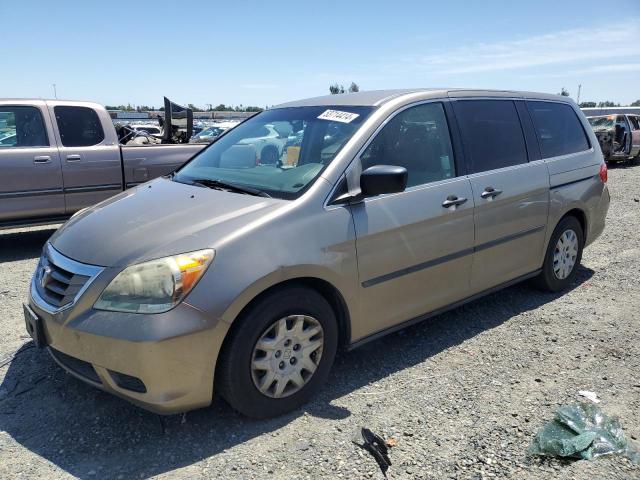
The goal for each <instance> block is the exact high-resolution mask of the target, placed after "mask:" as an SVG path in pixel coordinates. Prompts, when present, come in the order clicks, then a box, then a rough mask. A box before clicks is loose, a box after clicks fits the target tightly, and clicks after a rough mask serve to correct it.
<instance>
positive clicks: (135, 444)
mask: <svg viewBox="0 0 640 480" xmlns="http://www.w3.org/2000/svg"><path fill="white" fill-rule="evenodd" d="M609 188H610V190H611V197H612V203H611V209H610V211H609V216H608V226H607V229H606V230H605V233H604V234H603V235H602V236H601V237H600V239H598V240H597V241H596V242H595V243H594V244H593V245H592V246H591V247H590V248H589V249H587V250H586V252H585V255H584V258H583V266H582V267H581V269H580V271H579V275H578V278H577V280H576V282H575V284H574V285H573V287H572V289H571V290H570V291H568V292H565V293H564V294H562V295H551V294H543V293H540V292H537V291H535V290H533V289H531V288H530V287H528V286H527V285H518V286H515V287H512V288H509V289H507V290H505V291H502V292H500V293H496V294H494V295H491V296H489V297H486V298H484V299H482V300H479V301H476V302H474V303H472V304H469V305H466V306H464V307H461V308H458V309H456V310H454V311H452V312H450V313H448V314H445V315H442V316H440V317H437V318H435V319H432V320H430V321H427V322H426V323H423V324H421V325H418V326H415V327H412V328H409V329H407V330H405V331H403V332H400V333H398V334H394V335H391V336H389V337H387V338H384V339H381V340H378V341H376V342H373V343H371V344H369V345H366V346H364V347H362V348H360V349H359V350H355V351H353V352H349V353H343V354H340V355H339V357H338V359H337V361H336V365H335V367H334V369H333V373H332V375H331V377H330V379H329V382H328V384H327V385H326V387H325V388H324V390H323V391H322V394H321V395H320V396H319V397H318V398H317V399H316V400H315V401H314V402H313V403H311V404H309V405H308V406H307V407H306V408H305V409H304V410H300V411H297V412H294V413H292V414H290V415H287V416H285V417H281V418H277V419H274V420H268V421H253V420H249V419H246V418H243V417H241V416H239V415H237V414H236V413H234V412H233V411H232V410H231V409H230V408H229V407H228V406H227V405H226V404H225V403H224V402H223V401H222V400H219V399H216V401H215V402H214V405H213V406H212V407H211V408H208V409H203V410H200V411H196V412H191V413H188V414H187V415H185V416H180V415H178V416H172V417H165V418H164V419H161V418H160V417H158V416H156V415H153V414H150V413H147V412H144V411H142V410H140V409H138V408H136V407H133V406H131V405H129V404H128V403H126V402H124V401H122V400H119V399H117V398H115V397H113V396H111V395H108V394H105V393H102V392H100V391H98V390H96V389H94V388H92V387H90V386H87V385H85V384H83V383H81V382H80V381H78V380H75V379H74V378H72V377H70V376H69V375H67V374H66V373H64V372H63V371H62V370H61V369H60V368H58V367H57V366H56V365H55V364H54V363H53V361H52V359H51V358H50V357H49V356H48V354H47V353H46V352H44V351H39V350H37V349H35V348H33V344H32V342H31V341H30V340H29V338H28V337H27V336H26V334H25V329H24V322H23V318H22V307H21V302H22V301H23V300H24V299H25V298H26V295H27V286H28V282H29V279H30V276H31V273H32V271H33V269H34V267H35V265H36V262H37V257H38V256H39V253H40V249H41V247H42V245H43V244H44V242H45V241H46V240H47V238H48V237H49V236H50V235H51V234H52V232H53V230H52V229H51V228H41V229H31V230H27V231H21V232H18V231H13V232H4V233H2V232H0V312H1V313H2V315H1V317H0V363H3V361H6V360H7V359H8V358H9V357H10V356H11V355H12V354H14V352H17V354H16V356H15V358H13V360H12V361H11V362H9V363H7V364H6V365H4V366H2V367H0V380H1V381H2V384H1V386H0V478H32V477H41V478H67V477H80V478H121V479H129V478H147V477H153V476H158V477H165V478H166V477H171V478H189V479H191V478H244V479H250V478H278V479H288V478H314V479H315V478H345V479H353V478H382V475H381V473H380V471H379V469H378V467H377V466H376V464H375V463H374V461H373V459H372V457H370V456H369V455H368V454H367V453H366V452H364V451H362V450H360V449H359V448H358V447H356V446H355V445H353V444H352V443H351V438H352V435H353V432H354V431H355V430H356V428H357V427H358V426H367V427H369V428H371V429H372V430H373V431H375V432H377V433H379V434H380V435H381V436H383V437H384V438H386V439H390V438H393V439H395V440H396V441H397V445H396V446H395V447H394V448H392V450H391V453H390V456H391V460H392V462H393V466H392V467H391V469H390V470H389V478H392V479H396V478H434V479H442V478H478V479H479V478H519V479H522V478H524V479H530V478H544V479H547V478H562V479H574V478H598V479H599V478H620V479H623V478H624V479H627V478H640V467H639V466H633V465H631V463H630V462H629V461H628V460H627V459H625V458H621V457H607V458H600V459H597V460H596V461H594V462H587V461H558V460H553V459H539V458H535V457H534V458H532V457H528V456H527V454H526V450H527V448H528V446H529V444H530V442H531V440H532V438H533V437H534V435H535V433H536V431H537V430H538V428H539V427H540V426H542V425H543V423H544V422H545V421H546V420H549V419H551V418H552V417H553V412H554V411H555V409H556V408H557V407H559V406H560V405H563V404H567V403H570V402H574V401H576V400H577V398H578V397H577V396H576V393H577V391H578V390H592V391H595V392H597V393H598V395H599V396H600V398H601V399H602V403H601V404H600V405H602V407H603V408H604V410H605V411H606V412H607V413H609V414H612V415H617V416H619V417H620V420H621V422H622V425H623V426H624V428H625V431H626V432H627V436H628V437H633V438H638V437H640V334H639V332H638V330H639V325H640V313H639V309H640V279H639V276H640V233H639V232H640V203H639V202H638V199H640V167H618V168H614V169H611V170H610V172H609ZM636 443H637V442H636Z"/></svg>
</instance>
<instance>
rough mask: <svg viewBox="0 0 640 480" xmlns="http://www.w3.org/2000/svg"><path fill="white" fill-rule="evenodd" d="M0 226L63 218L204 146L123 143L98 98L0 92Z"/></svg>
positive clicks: (164, 169)
mask: <svg viewBox="0 0 640 480" xmlns="http://www.w3.org/2000/svg"><path fill="white" fill-rule="evenodd" d="M0 124H2V125H3V126H4V127H3V131H4V133H2V137H3V141H2V143H1V144H0V168H1V171H0V172H1V174H0V228H10V227H16V226H23V225H38V224H47V223H57V222H61V221H63V220H65V219H67V218H69V217H70V216H71V215H73V214H74V213H75V212H77V211H79V210H81V209H83V208H85V207H88V206H91V205H94V204H95V203H98V202H100V201H102V200H105V199H107V198H109V197H111V196H112V195H114V194H116V193H118V192H121V191H123V190H124V189H126V188H129V187H132V186H134V185H137V184H139V183H142V182H146V181H148V180H151V179H153V178H155V177H158V176H161V175H165V174H167V173H170V172H171V171H173V170H174V169H176V168H177V167H179V166H180V165H182V164H183V163H184V162H185V161H187V160H188V159H189V158H191V157H192V156H193V155H194V154H195V153H197V152H199V151H200V150H201V149H202V148H203V147H204V145H188V144H184V145H182V144H175V145H172V144H161V145H140V146H122V145H120V144H119V142H118V137H117V135H116V131H115V128H114V126H113V123H112V120H111V117H110V116H109V114H108V112H107V111H106V109H105V108H104V107H103V106H102V105H99V104H97V103H92V102H78V101H68V100H24V99H20V100H16V99H0Z"/></svg>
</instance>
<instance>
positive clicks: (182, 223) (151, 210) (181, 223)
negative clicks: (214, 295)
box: [51, 178, 289, 267]
mask: <svg viewBox="0 0 640 480" xmlns="http://www.w3.org/2000/svg"><path fill="white" fill-rule="evenodd" d="M288 203H289V202H287V201H284V200H278V199H272V198H264V197H254V196H251V195H244V194H239V193H231V192H225V191H220V190H213V189H209V188H203V187H197V186H193V185H185V184H183V183H178V182H173V181H171V180H168V179H164V178H158V179H156V180H153V181H152V182H149V183H146V184H144V185H140V186H138V187H135V188H133V189H131V190H127V191H125V192H122V193H120V194H118V195H116V196H115V197H112V198H110V199H108V200H106V201H104V202H102V203H99V204H98V205H96V206H94V207H91V208H89V209H87V210H84V211H82V213H80V214H78V215H76V216H75V217H73V218H72V219H71V220H69V221H68V222H67V223H66V224H65V225H64V226H62V227H61V228H60V229H59V230H58V231H57V232H56V233H55V234H54V235H53V237H51V244H52V245H53V247H54V248H55V249H56V250H58V251H59V252H60V253H62V254H63V255H66V256H67V257H69V258H72V259H74V260H76V261H78V262H82V263H88V264H91V265H100V266H104V267H124V266H127V265H131V264H134V263H140V262H143V261H147V260H152V259H155V258H161V257H165V256H168V255H176V254H179V253H185V252H190V251H194V250H200V249H203V248H211V247H213V248H215V245H216V242H217V241H218V240H220V239H223V238H225V237H226V236H228V235H230V234H232V233H233V232H235V231H237V229H239V228H241V227H244V226H246V225H247V224H249V223H251V222H252V221H254V220H259V219H261V218H263V217H264V215H265V214H266V213H268V212H271V211H273V210H276V209H277V208H280V207H283V206H284V205H286V204H288Z"/></svg>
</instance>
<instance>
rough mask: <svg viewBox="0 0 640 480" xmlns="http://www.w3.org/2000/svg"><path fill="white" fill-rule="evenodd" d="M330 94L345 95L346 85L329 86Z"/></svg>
mask: <svg viewBox="0 0 640 480" xmlns="http://www.w3.org/2000/svg"><path fill="white" fill-rule="evenodd" d="M329 93H330V94H331V95H337V94H339V93H344V85H338V84H337V83H336V84H334V85H330V86H329Z"/></svg>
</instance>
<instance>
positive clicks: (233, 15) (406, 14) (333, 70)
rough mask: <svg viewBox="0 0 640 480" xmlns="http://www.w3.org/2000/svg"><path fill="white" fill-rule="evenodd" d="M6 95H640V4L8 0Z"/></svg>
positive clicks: (143, 100) (630, 0) (231, 98)
mask: <svg viewBox="0 0 640 480" xmlns="http://www.w3.org/2000/svg"><path fill="white" fill-rule="evenodd" d="M0 44H1V45H2V47H3V48H2V62H0V65H1V67H0V97H52V96H53V89H52V86H51V84H52V83H56V85H57V89H58V97H59V98H73V99H87V100H95V101H98V102H101V103H103V104H120V103H127V102H130V103H132V104H147V105H156V106H159V105H160V102H161V100H162V96H163V95H167V96H169V97H170V98H172V99H173V100H175V101H177V102H180V103H194V104H196V105H199V106H204V105H205V104H207V103H212V104H214V105H215V104H218V103H226V104H234V105H237V104H244V105H258V106H265V105H272V104H276V103H279V102H283V101H287V100H292V99H296V98H304V97H309V96H315V95H323V94H325V93H328V86H329V84H331V83H334V82H339V83H343V84H345V86H346V85H348V84H349V83H350V82H351V81H355V82H357V83H358V84H359V85H360V86H361V88H362V89H366V90H371V89H380V88H399V87H415V86H421V87H433V86H436V87H437V86H453V87H486V88H505V89H518V90H534V91H543V92H553V93H557V92H559V91H560V89H561V88H562V87H565V88H566V89H567V90H569V92H570V93H571V95H572V96H573V97H574V98H575V97H576V94H577V89H578V84H579V83H581V84H582V96H581V100H593V101H600V100H606V99H608V100H613V101H616V102H621V103H624V104H627V103H629V102H632V101H634V100H636V99H638V98H640V0H615V1H613V0H612V1H610V2H602V1H595V0H568V1H558V0H536V1H526V2H525V1H517V0H509V1H491V0H484V1H460V0H449V1H446V2H442V1H419V0H416V1H402V0H395V1H389V0H385V1H377V0H368V1H357V2H356V1H348V0H342V1H336V0H323V1H322V2H316V1H314V2H305V1H301V0H297V1H288V0H281V1H257V0H256V1H242V0H235V1H229V2H223V1H216V2H206V1H200V2H187V1H176V0H173V1H163V0H156V1H151V2H149V1H143V2H136V1H127V2H118V1H88V0H85V1H82V2H76V1H64V0H60V1H51V0H47V1H32V0H0Z"/></svg>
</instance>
